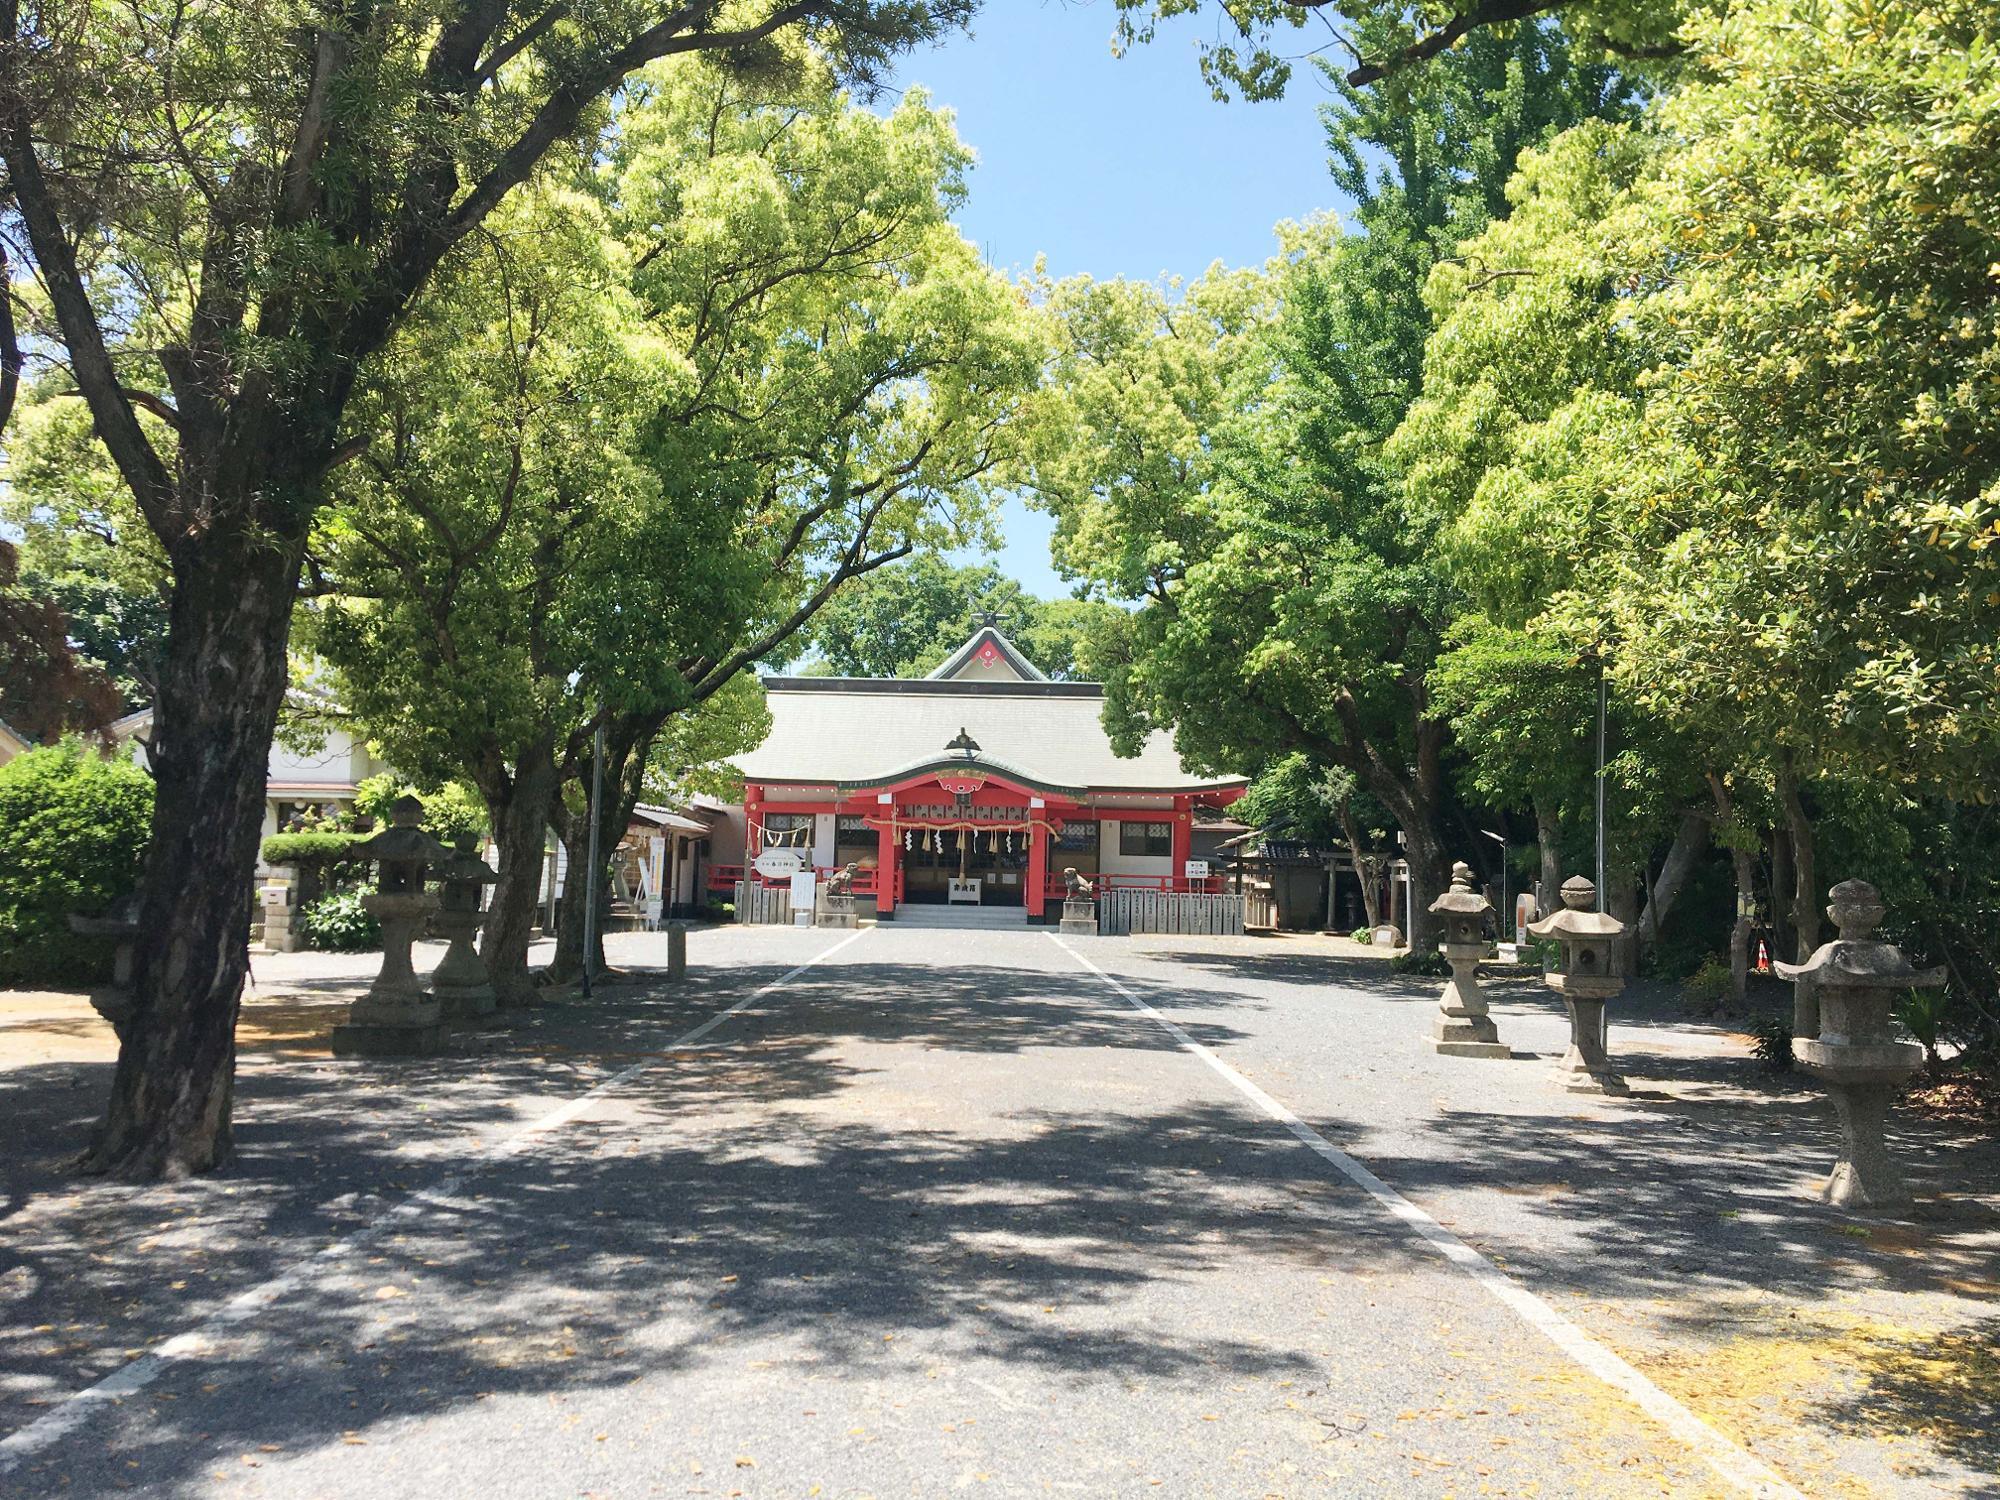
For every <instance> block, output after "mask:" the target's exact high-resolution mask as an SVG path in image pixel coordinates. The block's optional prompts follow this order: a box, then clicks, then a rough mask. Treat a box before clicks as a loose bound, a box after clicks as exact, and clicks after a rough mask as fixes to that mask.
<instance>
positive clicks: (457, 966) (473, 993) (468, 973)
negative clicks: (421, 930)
mask: <svg viewBox="0 0 2000 1500" xmlns="http://www.w3.org/2000/svg"><path fill="white" fill-rule="evenodd" d="M480 921H481V916H480V914H479V913H478V912H477V911H440V912H438V914H437V915H436V916H434V917H433V918H431V930H432V931H434V932H436V933H437V934H438V935H439V936H440V937H442V938H444V939H445V940H446V941H447V942H449V943H450V944H451V946H450V947H449V948H447V949H446V950H445V955H444V957H443V958H442V959H441V960H439V962H438V966H437V968H436V969H434V970H433V971H432V972H431V994H432V996H433V997H435V998H436V1000H437V1003H438V1013H439V1014H440V1015H441V1016H443V1017H444V1019H445V1020H447V1021H476V1020H480V1019H482V1018H484V1017H486V1016H490V1015H492V1014H493V1013H494V1011H496V1010H497V1009H499V1006H500V1001H499V997H498V996H497V995H496V994H495V993H494V989H493V981H492V980H491V979H489V978H488V977H487V974H486V965H485V963H484V961H482V960H481V958H480V957H479V951H478V949H476V948H475V947H473V943H472V940H473V937H474V936H475V935H476V934H477V933H478V931H479V924H480Z"/></svg>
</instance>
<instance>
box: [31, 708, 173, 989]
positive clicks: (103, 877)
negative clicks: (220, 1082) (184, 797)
mask: <svg viewBox="0 0 2000 1500" xmlns="http://www.w3.org/2000/svg"><path fill="white" fill-rule="evenodd" d="M152 810H153V783H152V780H151V778H149V777H148V776H147V775H146V773H145V772H144V771H142V770H140V769H139V768H138V767H137V766H135V765H133V764H132V763H131V762H130V761H128V760H123V759H106V758H104V757H102V756H100V755H97V754H96V753H94V752H93V751H91V750H89V749H87V748H85V747H84V746H83V745H81V744H79V743H78V742H77V741H75V740H68V741H65V742H64V743H62V744H60V745H52V746H49V747H47V748H45V749H41V750H31V751H29V752H27V753H26V754H24V755H18V756H16V757H15V758H14V759H13V760H11V761H9V762H8V763H7V764H6V765H4V766H0V979H4V980H6V981H8V982H22V981H31V980H46V981H58V980H75V979H88V978H92V977H95V976H96V975H98V974H99V973H101V972H102V971H103V968H104V943H103V941H102V939H99V938H90V939H87V940H86V939H82V938H79V937H77V936H76V935H75V934H73V933H71V931H70V930H69V918H70V915H71V914H72V913H76V914H78V915H85V916H93V915H97V914H100V913H102V912H103V911H104V910H105V909H106V908H107V907H109V906H111V905H112V904H113V903H114V902H117V901H120V900H122V899H124V898H125V897H126V896H129V895H130V894H131V893H132V890H133V887H134V886H135V885H136V884H137V883H138V879H139V866H140V862H141V857H142V855H143V853H144V850H145V846H146V826H147V823H148V820H149V819H150V818H151V816H152Z"/></svg>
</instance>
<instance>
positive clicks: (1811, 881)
mask: <svg viewBox="0 0 2000 1500" xmlns="http://www.w3.org/2000/svg"><path fill="white" fill-rule="evenodd" d="M1777 782H1778V806H1779V807H1780V808H1781V809H1782V810H1783V812H1784V817H1785V831H1786V833H1788V834H1789V835H1790V837H1791V845H1792V893H1791V908H1792V945H1793V947H1792V951H1793V953H1794V954H1795V955H1796V957H1794V958H1793V960H1792V962H1794V963H1804V962H1805V961H1806V959H1807V958H1809V957H1810V956H1811V955H1812V952H1813V950H1814V949H1815V948H1817V947H1819V936H1820V931H1821V926H1820V901H1821V896H1820V891H1819V874H1818V870H1817V867H1816V866H1817V861H1816V858H1815V852H1816V851H1815V848H1814V843H1813V824H1812V818H1811V816H1810V815H1809V814H1808V813H1807V812H1806V805H1805V799H1804V797H1803V796H1802V795H1801V794H1800V791H1799V778H1798V769H1797V765H1796V763H1795V762H1794V760H1793V759H1792V755H1791V752H1790V751H1787V752H1786V753H1785V755H1784V757H1783V758H1782V759H1781V760H1780V761H1779V763H1778V776H1777ZM1792 1035H1793V1037H1794V1038H1797V1037H1814V1036H1818V1035H1819V995H1818V993H1817V992H1816V991H1815V989H1814V988H1813V983H1812V981H1811V980H1810V979H1801V980H1799V981H1797V982H1796V983H1794V984H1793V986H1792Z"/></svg>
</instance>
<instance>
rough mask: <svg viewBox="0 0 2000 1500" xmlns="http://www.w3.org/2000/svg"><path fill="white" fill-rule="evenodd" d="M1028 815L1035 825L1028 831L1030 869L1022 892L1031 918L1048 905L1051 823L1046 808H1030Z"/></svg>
mask: <svg viewBox="0 0 2000 1500" xmlns="http://www.w3.org/2000/svg"><path fill="white" fill-rule="evenodd" d="M1028 816H1029V817H1031V818H1033V819H1034V820H1035V821H1034V825H1033V826H1032V827H1031V828H1030V829H1029V831H1028V870H1027V873H1026V874H1025V875H1024V876H1022V879H1024V880H1026V881H1027V882H1028V888H1027V890H1026V891H1024V892H1023V893H1022V896H1023V899H1024V900H1025V901H1026V903H1027V907H1028V916H1029V917H1030V919H1033V918H1035V917H1039V916H1040V915H1041V914H1042V912H1043V910H1044V909H1045V907H1046V904H1047V902H1046V897H1047V893H1048V888H1049V825H1048V816H1049V815H1048V810H1047V809H1046V808H1039V807H1036V808H1030V809H1029V810H1028Z"/></svg>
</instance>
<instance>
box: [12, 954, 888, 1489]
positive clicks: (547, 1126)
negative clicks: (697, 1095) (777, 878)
mask: <svg viewBox="0 0 2000 1500" xmlns="http://www.w3.org/2000/svg"><path fill="white" fill-rule="evenodd" d="M872 930H873V929H872V928H867V927H863V928H860V929H859V930H857V931H855V932H853V933H851V934H849V935H848V936H847V937H844V938H842V939H841V940H840V941H839V942H837V943H835V944H834V945H833V946H832V947H831V948H828V949H826V950H824V951H823V952H820V953H816V954H814V955H813V956H812V957H811V958H809V959H807V960H806V961H805V962H804V963H802V964H800V965H799V966H798V967H797V968H794V969H789V970H787V971H786V972H785V973H783V974H780V975H779V976H778V977H777V978H776V979H774V980H772V981H771V982H770V983H769V984H767V985H765V986H764V987H763V988H762V989H759V990H755V991H753V992H751V993H750V994H748V995H745V996H744V997H743V998H742V999H741V1000H738V1001H737V1002H736V1003H735V1004H734V1005H732V1006H730V1007H729V1008H728V1009H726V1010H719V1011H717V1012H716V1013H715V1014H714V1015H712V1016H710V1017H709V1018H708V1019H707V1020H706V1021H703V1022H702V1023H701V1024H700V1025H699V1026H697V1027H695V1028H694V1030H692V1031H689V1032H684V1033H683V1034H682V1035H680V1036H678V1037H676V1038H675V1039H674V1040H673V1041H671V1042H669V1043H668V1044H667V1045H666V1046H665V1047H663V1048H661V1049H660V1050H661V1052H662V1053H663V1054H664V1053H667V1052H678V1051H681V1050H682V1049H684V1048H687V1047H692V1046H693V1045H694V1044H695V1043H697V1042H699V1041H700V1040H701V1039H702V1038H703V1037H705V1036H707V1035H708V1034H709V1033H710V1032H711V1031H713V1030H715V1028H716V1027H718V1026H720V1025H721V1024H722V1023H723V1022H724V1021H726V1020H728V1019H729V1018H730V1017H731V1016H733V1015H735V1014H736V1013H737V1012H738V1011H740V1010H743V1009H744V1008H745V1007H747V1006H750V1005H754V1004H755V1003H756V1002H757V1001H759V1000H761V999H763V998H764V997H765V996H766V995H768V994H770V993H771V991H773V990H775V989H781V988H783V987H784V986H785V985H788V984H790V983H791V982H792V981H793V980H794V979H797V978H798V977H799V976H800V975H801V974H803V973H805V972H806V970H808V969H810V968H812V967H813V966H814V965H815V964H819V963H823V962H825V961H826V960H827V959H829V958H831V957H833V955H834V954H836V953H838V952H839V951H840V950H841V949H842V948H845V947H846V946H847V945H848V944H849V943H852V942H855V941H857V940H858V939H860V938H862V937H865V936H866V935H867V934H868V933H869V932H871V931H872ZM660 1061H661V1059H660V1058H659V1057H649V1058H647V1059H645V1060H644V1061H642V1062H636V1063H633V1064H632V1065H631V1066H630V1067H628V1068H621V1069H620V1070H619V1071H618V1072H616V1073H613V1074H612V1075H611V1076H610V1077H609V1078H607V1079H605V1080H604V1081H603V1082H601V1083H599V1084H597V1085H596V1086H595V1087H594V1088H591V1089H590V1090H588V1091H587V1092H585V1093H581V1094H578V1095H577V1096H576V1097H575V1098H574V1099H572V1100H570V1101H569V1102H568V1103H567V1104H563V1105H560V1106H558V1107H557V1108H555V1109H552V1110H550V1111H549V1112H548V1113H547V1114H545V1115H541V1116H539V1117H537V1118H536V1119H533V1120H530V1121H528V1122H527V1124H525V1125H522V1126H520V1127H518V1128H517V1129H515V1130H512V1131H510V1132H509V1133H508V1134H506V1135H504V1136H502V1137H501V1138H500V1139H499V1140H498V1141H495V1142H494V1143H493V1144H492V1145H491V1146H489V1147H487V1148H486V1150H485V1151H483V1152H480V1153H478V1155H479V1156H483V1157H486V1158H488V1159H498V1158H501V1157H507V1156H512V1155H513V1154H514V1153H515V1152H517V1151H519V1150H520V1149H521V1148H522V1147H524V1146H526V1145H527V1144H529V1143H530V1142H531V1141H533V1140H535V1139H536V1138H537V1137H540V1136H544V1135H547V1134H548V1133H549V1132H550V1131H552V1130H559V1129H561V1128H562V1127H563V1126H565V1125H567V1124H569V1123H570V1121H572V1120H574V1119H576V1118H577V1117H578V1116H579V1115H581V1114H583V1113H585V1112H586V1111H587V1110H588V1109H589V1108H590V1107H591V1106H592V1105H593V1104H595V1103H596V1102H597V1101H598V1100H600V1099H602V1098H603V1097H604V1096H605V1095H606V1094H608V1093H610V1092H611V1091H612V1090H613V1089H615V1088H618V1087H620V1086H621V1085H623V1084H626V1083H630V1082H631V1081H632V1080H633V1079H634V1078H637V1077H638V1076H639V1075H640V1074H641V1073H643V1072H645V1071H646V1070H647V1069H648V1068H656V1067H658V1066H659V1065H660ZM476 1159H477V1158H475V1160H476ZM466 1176H467V1174H466V1173H465V1172H459V1173H456V1174H454V1175H453V1176H450V1177H447V1178H444V1179H443V1180H442V1181H439V1182H434V1183H432V1184H431V1185H430V1186H429V1187H427V1188H422V1189H420V1190H419V1191H417V1192H414V1193H412V1194H410V1195H409V1196H408V1197H407V1198H405V1199H404V1200H403V1201H402V1202H401V1203H399V1204H397V1205H396V1206H395V1207H394V1208H392V1209H390V1210H389V1211H388V1212H387V1213H385V1214H384V1215H382V1217H380V1218H379V1219H377V1220H375V1221H374V1222H373V1223H372V1224H369V1225H368V1226H367V1227H365V1228H362V1229H357V1230H355V1231H354V1233H352V1234H350V1235H348V1236H346V1237H345V1238H343V1239H339V1240H335V1241H334V1242H333V1243H332V1244H331V1245H328V1246H327V1247H326V1248H325V1249H324V1250H321V1251H319V1252H317V1253H316V1254H314V1255H313V1256H312V1257H311V1258H310V1259H307V1260H304V1261H301V1262H300V1263H299V1264H297V1265H295V1266H293V1267H292V1268H291V1269H290V1270H287V1271H281V1272H279V1273H278V1274H277V1275H276V1276H273V1277H272V1278H270V1280H268V1281H261V1282H259V1283H258V1284H257V1285H256V1286H253V1287H251V1288H250V1290H248V1291H247V1292H240V1293H238V1294H237V1295H236V1296H234V1297H231V1298H230V1299H229V1300H228V1301H227V1302H225V1303H224V1304H223V1305H222V1310H221V1311H220V1312H218V1313H216V1314H215V1316H213V1317H212V1318H210V1319H209V1320H208V1321H207V1322H205V1323H202V1324H200V1325H198V1326H196V1327H194V1328H191V1329H189V1330H188V1331H186V1332H185V1333H178V1334H175V1335H174V1336H173V1337H172V1338H170V1339H168V1340H166V1342H164V1343H162V1344H160V1345H159V1346H158V1347H156V1348H154V1349H153V1350H152V1351H150V1352H149V1353H146V1354H142V1355H140V1356H139V1357H138V1358H137V1359H135V1360H133V1361H132V1362H131V1363H130V1364H127V1365H121V1366H120V1367H119V1368H118V1369H116V1370H114V1371H112V1372H111V1373H110V1374H109V1375H107V1376H105V1377H104V1378H103V1379H102V1380H100V1381H98V1382H97V1384H95V1385H93V1386H88V1387H86V1388H85V1389H83V1390H80V1391H77V1392H75V1393H74V1394H73V1395H70V1396H68V1397H65V1398H64V1400H63V1401H62V1403H61V1404H60V1405H59V1406H56V1407H53V1408H51V1409H50V1410H49V1411H47V1412H46V1413H44V1414H43V1415H42V1416H39V1417H37V1418H36V1419H35V1420H34V1421H32V1422H30V1423H28V1425H27V1426H25V1427H22V1428H20V1429H19V1430H18V1431H16V1432H14V1433H12V1434H11V1435H9V1436H8V1437H6V1438H0V1474H8V1473H11V1472H13V1471H14V1470H15V1469H16V1468H18V1467H20V1465H21V1464H22V1463H23V1462H25V1461H26V1460H27V1459H29V1458H32V1457H33V1456H34V1455H35V1454H37V1453H40V1452H41V1451H42V1450H43V1449H45V1448H47V1447H49V1446H50V1445H51V1444H53V1443H55V1442H58V1441H60V1440H61V1439H62V1438H63V1437H64V1436H66V1435H67V1434H69V1433H71V1432H74V1431H75V1430H76V1429H77V1428H78V1427H81V1426H82V1425H83V1424H84V1423H85V1422H88V1421H89V1420H90V1419H91V1417H92V1416H93V1415H95V1414H96V1413H97V1412H98V1411H101V1410H102V1409H103V1408H104V1407H105V1406H106V1405H107V1404H111V1405H115V1404H117V1403H118V1402H119V1401H122V1400H123V1399H124V1398H125V1397H127V1396H130V1395H132V1394H134V1393H135V1392H138V1391H141V1390H143V1389H145V1388H146V1387H147V1386H149V1385H151V1384H152V1383H153V1382H154V1381H155V1380H157V1379H158V1378H159V1377H160V1376H161V1375H162V1374H164V1373H165V1372H166V1371H167V1370H168V1369H170V1368H171V1367H172V1366H174V1365H175V1364H179V1363H183V1362H187V1361H191V1360H194V1359H198V1358H199V1357H200V1356H201V1355H202V1354H203V1353H204V1352H205V1351H206V1349H207V1348H208V1345H209V1340H210V1339H211V1338H212V1337H214V1336H215V1335H216V1334H219V1333H222V1332H224V1331H226V1330H228V1329H231V1328H234V1327H235V1326H236V1325H238V1324H239V1323H245V1322H248V1321H249V1320H250V1319H251V1318H253V1317H255V1316H256V1315H257V1314H258V1313H260V1312H262V1311H264V1309H266V1308H268V1307H272V1306H274V1305H276V1304H277V1303H279V1302H281V1301H283V1300H284V1299H285V1297H286V1296H288V1295H289V1294H290V1293H291V1292H293V1291H294V1290H296V1289H297V1288H298V1287H299V1285H300V1284H301V1283H303V1282H305V1281H306V1280H307V1279H308V1278H310V1277H311V1275H312V1274H313V1272H314V1270H315V1269H316V1268H318V1267H319V1266H320V1264H321V1263H322V1262H324V1261H329V1260H339V1259H342V1258H344V1257H346V1256H349V1255H352V1254H354V1253H355V1252H356V1251H357V1250H365V1249H367V1248H368V1246H369V1245H371V1244H373V1243H374V1242H375V1241H376V1240H378V1239H380V1238H381V1237H382V1235H383V1234H385V1233H387V1232H388V1231H389V1230H391V1229H394V1228H396V1227H397V1226H399V1225H401V1224H404V1223H407V1222H408V1221H409V1220H411V1219H413V1218H415V1217H416V1216H417V1215H418V1214H421V1213H422V1212H424V1211H425V1210H426V1209H430V1208H442V1207H445V1206H446V1205H447V1203H448V1202H449V1200H450V1199H451V1197H452V1195H453V1194H454V1193H456V1192H457V1191H458V1190H459V1188H460V1187H462V1186H463V1185H464V1183H465V1178H466Z"/></svg>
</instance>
